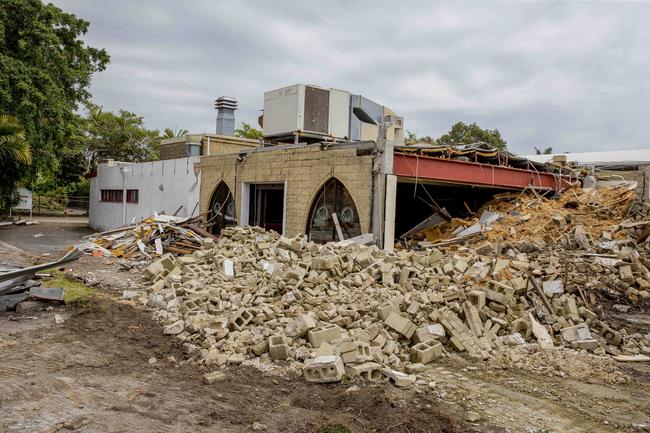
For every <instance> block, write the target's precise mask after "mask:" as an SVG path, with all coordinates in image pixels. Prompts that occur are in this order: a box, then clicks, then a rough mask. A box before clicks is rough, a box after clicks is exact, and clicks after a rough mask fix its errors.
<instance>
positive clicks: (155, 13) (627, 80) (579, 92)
mask: <svg viewBox="0 0 650 433" xmlns="http://www.w3.org/2000/svg"><path fill="white" fill-rule="evenodd" d="M55 3H56V4H57V5H58V6H60V7H61V8H63V9H65V10H68V11H71V12H73V13H75V14H77V15H79V16H81V17H83V18H85V19H87V20H88V21H90V23H91V27H90V31H89V33H88V34H87V35H86V40H87V41H88V43H90V44H91V45H93V46H97V47H104V48H107V50H108V51H109V53H110V54H111V57H112V61H111V64H110V65H109V67H108V69H107V70H106V71H105V72H102V73H101V74H98V75H97V76H96V77H95V79H94V82H93V87H92V93H93V96H94V99H95V101H96V102H97V103H99V104H101V105H103V106H104V107H106V108H107V109H111V110H116V109H119V108H123V109H127V110H131V111H134V112H136V113H138V114H140V115H143V116H144V118H145V122H146V123H147V125H148V126H149V127H151V128H165V127H169V126H178V127H183V128H187V129H190V130H192V131H197V132H201V131H212V130H213V128H214V117H215V112H214V110H213V108H212V103H213V100H214V98H215V97H217V96H220V95H230V96H235V97H237V99H238V100H239V101H240V110H239V111H238V113H237V116H238V120H239V121H246V122H249V123H255V121H256V118H257V113H258V110H259V109H260V108H261V107H262V104H263V92H264V91H267V90H270V89H273V88H276V87H281V86H284V85H288V84H293V83H296V82H307V83H314V84H320V85H323V86H327V87H336V88H342V89H346V90H350V91H352V92H355V93H362V94H363V95H365V96H367V97H369V98H371V99H374V100H376V101H378V102H381V103H384V104H386V105H387V106H389V107H391V108H393V109H394V110H395V111H397V112H398V113H400V114H402V115H404V116H405V122H406V126H407V128H408V129H409V130H412V131H416V132H417V133H418V135H431V136H437V135H440V134H442V133H444V132H445V131H446V130H448V129H449V127H450V126H451V124H453V123H454V122H456V121H458V120H463V121H466V122H473V121H476V122H478V123H479V124H480V125H481V126H483V127H486V128H498V129H499V130H500V131H501V132H502V134H503V135H504V136H505V137H506V139H507V140H508V143H509V146H510V148H511V149H512V150H513V151H515V152H519V153H529V152H532V150H533V146H537V147H540V146H542V147H546V146H553V147H554V148H555V149H556V150H559V151H579V150H598V149H611V148H613V147H615V148H620V149H624V148H627V149H631V148H640V147H644V146H647V138H646V136H647V128H646V124H647V120H646V119H647V116H648V113H650V81H649V80H647V78H646V76H647V68H648V65H650V51H649V50H647V41H648V40H650V28H648V26H647V25H646V23H647V22H648V21H649V18H650V4H649V3H644V2H637V3H627V2H612V3H607V2H514V1H513V2H492V1H484V2H469V1H464V2H451V1H450V2H430V1H424V0H422V1H411V2H401V3H398V2H367V1H360V2H350V1H329V2H318V3H316V2H306V1H272V2H271V1H241V2H225V1H209V0H193V1H184V2H178V1H170V0H159V1H155V0H141V1H138V2H133V1H128V0H115V1H112V2H102V1H98V0H96V1H89V0H56V1H55Z"/></svg>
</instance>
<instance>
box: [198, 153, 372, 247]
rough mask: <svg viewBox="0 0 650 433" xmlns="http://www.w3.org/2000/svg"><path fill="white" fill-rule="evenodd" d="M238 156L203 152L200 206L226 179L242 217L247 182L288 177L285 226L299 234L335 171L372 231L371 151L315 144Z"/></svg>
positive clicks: (366, 229)
mask: <svg viewBox="0 0 650 433" xmlns="http://www.w3.org/2000/svg"><path fill="white" fill-rule="evenodd" d="M237 157H238V155H236V154H232V155H214V156H207V157H203V158H201V194H200V197H201V200H200V201H201V212H206V211H207V209H208V207H209V203H210V197H211V195H212V192H213V191H214V189H215V188H216V186H217V185H218V184H219V182H220V181H225V182H226V183H227V184H228V186H229V187H230V189H231V191H233V194H234V195H235V207H236V209H237V219H238V220H239V219H240V214H241V189H242V182H249V183H284V182H285V181H286V191H285V194H286V203H287V208H286V211H285V214H286V221H285V230H286V235H287V236H295V235H297V234H299V233H304V232H305V229H306V227H307V219H308V218H309V215H308V213H309V210H310V208H311V203H312V200H313V199H314V198H315V196H316V194H317V193H318V191H319V190H320V188H321V186H323V184H324V183H325V181H327V180H328V179H330V178H331V177H336V178H337V179H338V180H340V181H341V183H343V185H345V187H346V188H347V189H348V191H349V192H350V195H351V196H352V199H353V200H354V203H355V206H356V208H357V212H358V214H359V220H360V223H361V232H362V233H368V232H370V229H371V227H370V224H371V222H370V220H371V218H370V214H371V200H372V165H373V160H372V158H373V157H372V156H371V155H363V156H357V149H356V148H355V147H331V148H329V149H328V150H321V149H320V146H319V145H312V146H304V147H296V148H289V149H278V150H265V151H260V152H252V153H251V154H249V155H248V156H247V157H246V158H245V159H244V160H243V161H241V162H237ZM235 187H236V188H235ZM235 189H236V191H235Z"/></svg>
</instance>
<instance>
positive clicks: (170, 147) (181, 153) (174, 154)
mask: <svg viewBox="0 0 650 433" xmlns="http://www.w3.org/2000/svg"><path fill="white" fill-rule="evenodd" d="M186 148H187V144H186V143H185V140H182V141H178V142H175V143H162V144H161V145H160V147H159V152H160V159H161V160H166V159H178V158H186V157H187V150H186Z"/></svg>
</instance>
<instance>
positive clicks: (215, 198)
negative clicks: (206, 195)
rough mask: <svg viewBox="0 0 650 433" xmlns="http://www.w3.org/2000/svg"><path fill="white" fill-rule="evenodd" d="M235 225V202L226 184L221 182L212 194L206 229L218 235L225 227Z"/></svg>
mask: <svg viewBox="0 0 650 433" xmlns="http://www.w3.org/2000/svg"><path fill="white" fill-rule="evenodd" d="M236 224H237V218H236V214H235V200H234V198H233V195H232V193H231V192H230V188H228V185H226V182H221V183H220V184H219V186H217V188H216V189H215V190H214V192H213V193H212V197H211V198H210V208H209V209H208V223H207V226H208V229H209V230H210V231H211V232H212V234H215V235H218V234H219V233H221V230H223V229H224V228H225V227H228V226H234V225H236Z"/></svg>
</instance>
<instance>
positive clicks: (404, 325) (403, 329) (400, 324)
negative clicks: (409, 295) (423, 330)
mask: <svg viewBox="0 0 650 433" xmlns="http://www.w3.org/2000/svg"><path fill="white" fill-rule="evenodd" d="M384 323H386V325H387V326H389V327H390V328H392V329H393V330H395V331H396V332H399V333H400V334H402V335H403V336H404V337H406V338H411V336H412V335H413V333H414V332H415V324H414V323H413V322H411V321H410V320H409V319H407V318H406V317H402V316H400V315H399V314H398V313H395V312H391V313H390V314H389V315H388V317H386V319H385V320H384Z"/></svg>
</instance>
